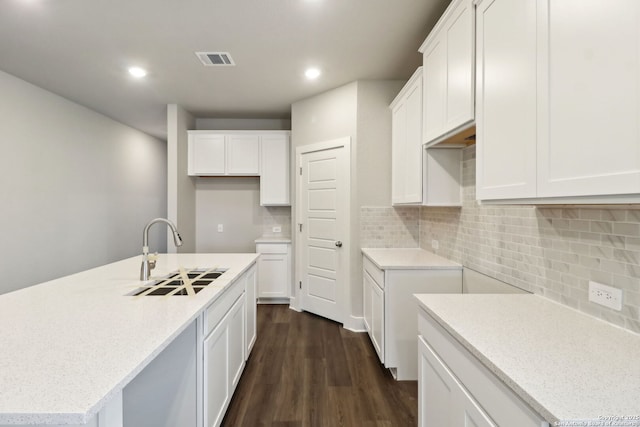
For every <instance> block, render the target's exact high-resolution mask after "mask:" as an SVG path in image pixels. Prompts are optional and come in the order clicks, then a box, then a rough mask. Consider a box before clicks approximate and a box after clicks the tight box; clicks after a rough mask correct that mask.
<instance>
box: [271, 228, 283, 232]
mask: <svg viewBox="0 0 640 427" xmlns="http://www.w3.org/2000/svg"><path fill="white" fill-rule="evenodd" d="M271 231H272V232H273V233H282V227H280V226H276V227H273V228H272V229H271Z"/></svg>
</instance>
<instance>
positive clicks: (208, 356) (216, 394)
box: [204, 293, 245, 427]
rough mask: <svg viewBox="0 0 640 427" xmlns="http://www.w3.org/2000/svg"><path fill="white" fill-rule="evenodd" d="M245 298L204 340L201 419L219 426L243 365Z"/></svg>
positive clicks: (209, 426)
mask: <svg viewBox="0 0 640 427" xmlns="http://www.w3.org/2000/svg"><path fill="white" fill-rule="evenodd" d="M244 297H245V295H244V293H243V294H242V295H241V296H240V297H238V299H237V300H236V302H235V303H234V305H233V307H232V308H231V309H230V310H229V312H228V313H227V314H226V315H225V317H224V318H223V319H222V320H221V321H220V323H219V324H218V325H217V326H216V328H215V329H214V330H213V332H211V334H209V336H208V337H207V338H205V340H204V410H205V412H204V419H205V425H206V426H207V427H211V426H219V425H220V424H221V423H222V419H223V418H224V414H225V411H226V409H227V406H228V405H229V402H230V401H231V397H232V395H233V391H234V390H235V388H236V385H237V384H238V381H239V380H240V375H241V374H242V370H243V369H244V363H245V357H244V356H245V340H244V331H245V328H244V326H245V320H244V318H245V314H244V308H245V299H244Z"/></svg>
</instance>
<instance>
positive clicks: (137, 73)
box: [129, 67, 147, 79]
mask: <svg viewBox="0 0 640 427" xmlns="http://www.w3.org/2000/svg"><path fill="white" fill-rule="evenodd" d="M129 74H131V75H132V76H133V77H135V78H137V79H140V78H142V77H144V76H146V75H147V70H145V69H144V68H140V67H131V68H129Z"/></svg>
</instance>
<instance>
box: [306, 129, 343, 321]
mask: <svg viewBox="0 0 640 427" xmlns="http://www.w3.org/2000/svg"><path fill="white" fill-rule="evenodd" d="M342 141H344V140H342ZM348 142H349V139H348V138H347V139H346V143H347V144H348ZM327 144H330V143H327ZM330 145H331V144H330ZM298 157H299V158H298V162H299V163H298V165H299V167H300V168H301V169H300V172H299V175H298V179H299V187H298V188H299V198H298V207H299V209H298V212H299V217H298V219H299V221H298V222H299V224H300V225H299V228H298V233H299V237H300V238H299V239H298V242H299V247H298V254H299V256H300V264H299V265H300V276H299V277H300V279H301V280H300V306H301V308H302V309H303V310H305V311H310V312H312V313H315V314H318V315H320V316H323V317H326V318H328V319H331V320H335V321H337V322H341V323H343V322H344V310H343V306H344V305H343V304H344V301H345V297H344V295H345V291H346V287H347V282H348V279H347V278H348V271H349V270H348V261H349V258H348V251H349V245H348V243H349V236H348V230H349V227H348V218H349V151H348V146H345V145H344V144H338V145H337V146H332V147H330V148H323V149H319V150H317V151H308V152H302V153H300V154H299V156H298Z"/></svg>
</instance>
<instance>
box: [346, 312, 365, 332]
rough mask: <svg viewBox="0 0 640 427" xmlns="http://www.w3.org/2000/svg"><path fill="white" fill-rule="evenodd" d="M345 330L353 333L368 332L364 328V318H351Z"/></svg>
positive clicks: (348, 319)
mask: <svg viewBox="0 0 640 427" xmlns="http://www.w3.org/2000/svg"><path fill="white" fill-rule="evenodd" d="M342 327H343V328H345V329H348V330H350V331H352V332H366V331H367V329H366V328H365V326H364V317H355V316H349V317H347V319H346V322H345V323H344V325H342Z"/></svg>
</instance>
